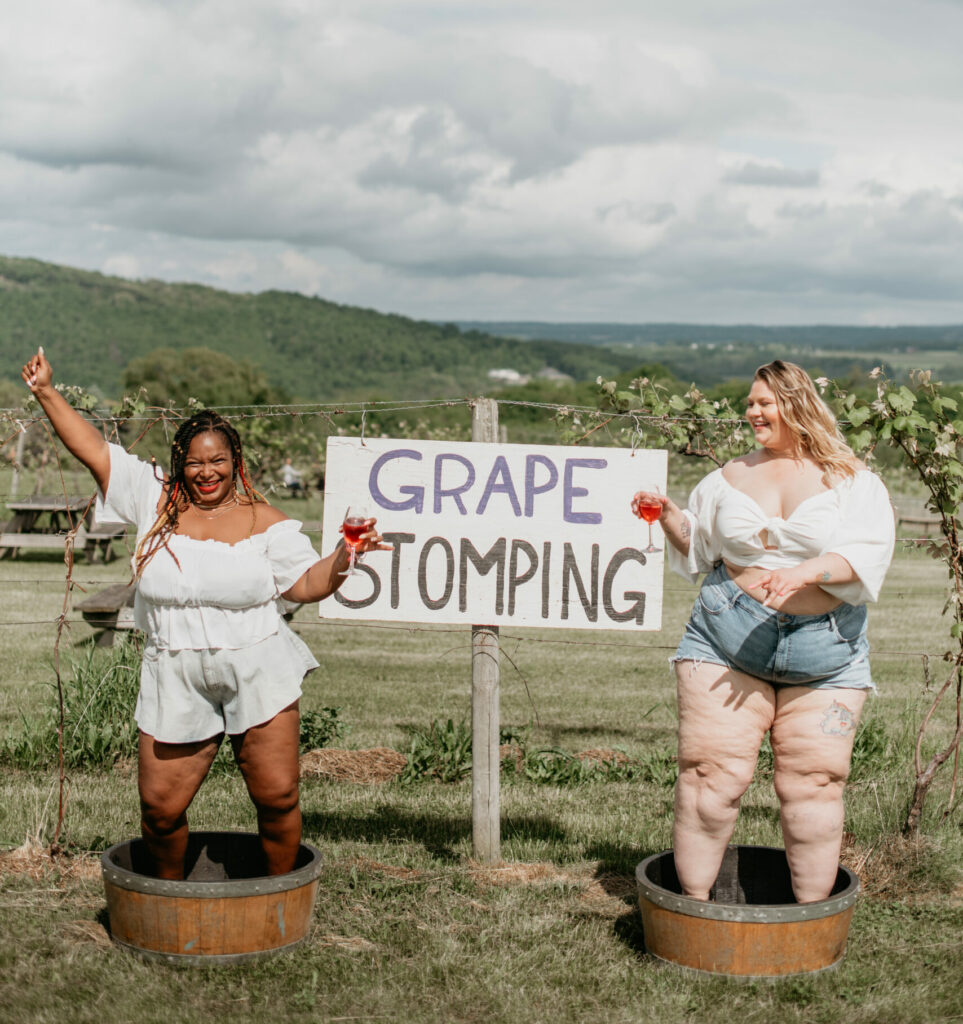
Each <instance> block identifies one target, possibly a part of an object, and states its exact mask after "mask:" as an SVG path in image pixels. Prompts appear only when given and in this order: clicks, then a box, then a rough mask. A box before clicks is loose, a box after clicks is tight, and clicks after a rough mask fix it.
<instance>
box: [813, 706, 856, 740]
mask: <svg viewBox="0 0 963 1024" xmlns="http://www.w3.org/2000/svg"><path fill="white" fill-rule="evenodd" d="M820 725H821V727H822V730H823V732H824V733H825V734H826V735H827V736H848V735H849V734H850V733H851V732H852V731H853V729H855V728H856V716H855V715H854V714H853V712H852V711H850V710H849V708H848V707H846V705H845V704H840V703H839V701H837V700H834V701H833V702H832V704H830V705H829V708H828V710H827V711H826V714H825V715H823V720H822V722H820Z"/></svg>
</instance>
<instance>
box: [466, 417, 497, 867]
mask: <svg viewBox="0 0 963 1024" xmlns="http://www.w3.org/2000/svg"><path fill="white" fill-rule="evenodd" d="M471 439H472V440H473V441H487V442H489V443H491V442H497V441H498V403H497V402H496V401H495V400H494V399H491V398H479V399H476V400H475V404H474V407H473V409H472V422H471ZM498 650H499V649H498V627H497V626H472V628H471V835H472V851H473V853H474V856H475V859H476V860H479V861H481V862H482V863H483V864H494V863H496V862H497V861H499V860H500V859H501V827H500V820H499V784H500V779H499V769H500V764H499V757H498V739H499V721H498V683H499V676H498Z"/></svg>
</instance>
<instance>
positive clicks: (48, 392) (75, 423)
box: [20, 347, 110, 494]
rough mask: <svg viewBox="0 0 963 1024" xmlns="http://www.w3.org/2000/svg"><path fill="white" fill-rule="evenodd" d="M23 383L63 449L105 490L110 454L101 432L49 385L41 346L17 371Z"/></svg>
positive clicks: (48, 368) (49, 373) (48, 369)
mask: <svg viewBox="0 0 963 1024" xmlns="http://www.w3.org/2000/svg"><path fill="white" fill-rule="evenodd" d="M20 376H21V377H23V381H24V383H25V384H26V385H27V387H28V388H30V390H31V391H32V392H33V393H34V396H35V397H36V399H37V401H38V402H39V403H40V408H41V409H43V411H44V412H45V413H46V414H47V419H49V420H50V425H51V426H52V427H53V428H54V430H55V431H56V432H57V436H58V437H59V438H60V440H61V441H63V443H64V444H65V445H66V446H67V450H68V451H69V452H70V453H71V454H72V455H74V456H75V457H76V458H77V459H79V460H80V461H81V462H82V463H83V464H84V465H85V466H86V467H87V468H88V469H89V470H90V473H91V475H92V476H93V478H94V480H95V481H96V483H97V486H98V487H99V488H100V489H101V491H103V493H104V494H106V493H107V485H108V483H109V482H110V453H109V452H108V450H107V442H106V441H105V440H104V436H103V434H101V433H100V431H99V430H98V429H97V428H96V427H95V426H94V425H93V424H92V423H89V422H88V421H87V420H85V419H84V418H83V416H81V415H80V413H79V412H77V410H76V409H74V408H73V407H72V406H71V405H70V403H69V402H68V401H67V400H66V399H65V398H64V396H63V395H62V394H60V392H59V391H57V390H56V388H54V386H53V369H52V368H51V366H50V363H49V362H47V358H46V356H45V355H44V354H43V348H42V347H41V348H39V349H38V350H37V354H36V355H35V356H31V358H30V359H29V360H28V361H27V362H26V364H25V365H24V367H23V369H22V370H21V371H20Z"/></svg>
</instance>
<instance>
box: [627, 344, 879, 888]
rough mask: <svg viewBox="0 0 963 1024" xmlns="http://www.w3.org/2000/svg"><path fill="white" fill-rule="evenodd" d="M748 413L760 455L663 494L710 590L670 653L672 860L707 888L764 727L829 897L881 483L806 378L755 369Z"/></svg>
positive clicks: (860, 674) (863, 673) (868, 686)
mask: <svg viewBox="0 0 963 1024" xmlns="http://www.w3.org/2000/svg"><path fill="white" fill-rule="evenodd" d="M747 417H748V420H749V424H750V426H751V427H752V428H753V431H754V433H755V438H756V442H757V443H758V445H759V448H758V449H757V450H755V451H753V452H751V453H750V454H748V455H743V456H742V457H741V458H737V459H733V460H732V461H731V462H729V463H727V464H726V465H725V466H723V467H722V468H721V469H717V470H716V471H715V472H713V473H710V474H709V475H708V476H707V477H706V478H705V479H704V480H702V482H701V483H700V484H699V485H698V486H697V487H696V488H695V490H694V491H693V492H692V494H691V495H690V497H689V507H688V508H687V509H686V510H685V511H682V510H681V509H679V508H678V507H677V506H676V505H675V504H674V503H673V502H672V501H671V500H669V499H668V498H666V497H665V496H662V495H654V494H652V493H650V492H645V491H640V492H639V493H638V494H636V495H635V497H634V498H633V503H634V507H635V508H636V509H637V508H638V506H639V504H640V503H645V504H648V503H650V502H652V503H654V502H658V503H660V504H661V505H662V514H661V517H660V522H661V523H662V527H663V530H664V531H665V535H666V537H667V538H668V540H669V544H670V546H669V548H668V552H669V564H670V566H671V567H672V568H673V569H675V570H676V571H677V572H679V573H680V574H681V575H683V576H685V577H686V578H687V579H689V580H691V581H692V582H695V581H696V579H697V578H698V576H699V574H700V573H705V574H706V576H705V579H704V581H703V583H702V588H701V590H700V591H699V597H698V599H697V600H696V603H695V606H694V608H693V610H692V615H691V618H690V619H689V623H688V625H687V626H686V630H685V634H684V636H683V638H682V641H681V643H680V644H679V647H678V649H677V651H676V653H675V656H674V658H673V659H672V661H673V662H674V663H675V671H676V681H677V687H678V703H679V780H678V783H677V784H676V791H675V824H674V839H673V845H674V851H675V866H676V871H677V873H678V876H679V881H680V883H681V885H682V890H683V892H684V893H685V894H686V895H688V896H692V897H694V898H696V899H708V898H709V891H710V888H711V887H712V884H713V882H714V881H715V878H716V875H717V874H718V872H719V867H720V865H721V863H722V857H723V854H724V853H725V850H726V846H727V845H728V843H729V839H730V837H731V835H732V831H733V828H734V826H735V823H736V816H737V814H738V811H739V802H740V800H741V798H742V795H743V793H744V792H745V791H746V788H747V787H748V785H749V783H750V782H751V780H752V776H753V771H754V769H755V766H756V758H757V756H758V754H759V747H760V744H761V743H762V740H763V738H764V737H765V735H766V733H769V735H770V739H771V742H772V751H773V761H774V764H773V781H774V785H775V790H776V796H777V797H778V799H779V805H780V819H781V823H782V831H783V839H784V841H785V847H786V856H787V859H788V861H789V867H790V871H791V873H792V884H793V891H794V893H795V896H796V899H797V900H798V902H800V903H806V902H811V901H814V900H821V899H825V898H826V897H827V896H829V894H830V892H831V890H832V887H833V883H834V882H835V879H836V874H837V870H838V867H839V848H840V841H841V838H842V830H843V800H842V797H843V787H844V785H845V783H846V778H847V776H848V775H849V762H850V757H851V755H852V749H853V737H854V734H855V731H856V726H857V725H858V723H859V716H860V712H861V711H862V708H863V703H864V702H865V700H866V695H867V693H869V691H870V690H872V689H875V687H874V684H873V680H872V676H871V674H870V667H869V660H868V654H869V644H868V642H867V639H866V607H865V605H866V602H867V601H875V600H876V598H877V595H878V593H879V589H880V586H881V585H882V582H883V577H884V575H885V574H886V570H887V568H888V567H889V563H890V560H891V558H892V556H893V543H894V532H895V531H894V519H893V510H892V507H891V505H890V502H889V498H888V496H887V494H886V488H885V487H884V486H883V483H882V482H881V481H880V479H879V477H877V476H875V475H874V474H873V473H871V472H869V471H868V470H867V469H866V467H865V466H864V465H863V464H862V463H861V462H860V461H859V460H858V459H857V458H856V457H855V455H854V454H853V452H852V450H851V449H850V448H849V447H848V445H847V444H846V443H845V441H844V440H843V439H842V436H841V435H840V433H839V430H838V428H837V426H836V421H835V420H834V418H833V415H832V413H831V412H830V411H829V408H828V407H827V406H826V405H825V403H824V402H823V401H822V399H821V398H820V396H819V393H818V391H817V389H816V387H815V386H814V384H813V382H812V380H810V378H809V376H808V375H807V374H806V373H805V371H803V370H802V369H800V368H799V367H798V366H795V365H793V364H792V363H785V362H782V361H780V360H776V361H775V362H772V363H769V364H767V365H766V366H762V367H760V368H759V369H758V370H757V371H756V375H755V379H754V380H753V383H752V389H751V390H750V392H749V399H748V410H747Z"/></svg>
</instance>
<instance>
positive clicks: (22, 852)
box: [0, 836, 100, 882]
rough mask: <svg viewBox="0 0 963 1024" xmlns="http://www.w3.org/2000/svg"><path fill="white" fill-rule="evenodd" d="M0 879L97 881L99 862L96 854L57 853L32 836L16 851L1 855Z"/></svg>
mask: <svg viewBox="0 0 963 1024" xmlns="http://www.w3.org/2000/svg"><path fill="white" fill-rule="evenodd" d="M0 875H26V876H27V877H29V878H32V879H33V880H34V881H35V882H43V881H47V880H49V879H50V878H51V877H55V878H60V879H96V878H100V858H99V857H98V856H97V854H88V853H85V854H80V855H73V854H67V853H63V852H62V851H56V852H55V851H53V850H52V849H51V848H50V847H49V846H41V845H40V843H39V841H38V840H37V839H36V838H35V837H32V836H31V837H29V838H27V839H26V840H25V841H24V843H23V845H22V846H18V847H17V849H15V850H9V851H7V852H6V853H2V854H0Z"/></svg>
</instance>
